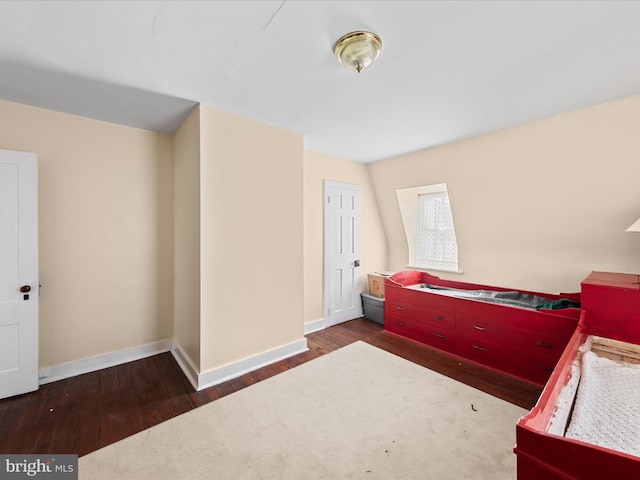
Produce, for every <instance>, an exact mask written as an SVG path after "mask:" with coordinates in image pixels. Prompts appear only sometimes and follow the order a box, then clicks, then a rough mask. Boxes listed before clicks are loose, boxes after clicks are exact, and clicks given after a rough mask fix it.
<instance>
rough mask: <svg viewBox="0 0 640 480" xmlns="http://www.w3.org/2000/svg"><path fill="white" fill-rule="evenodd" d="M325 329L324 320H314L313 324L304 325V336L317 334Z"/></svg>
mask: <svg viewBox="0 0 640 480" xmlns="http://www.w3.org/2000/svg"><path fill="white" fill-rule="evenodd" d="M325 327H326V322H325V319H324V318H321V319H319V320H314V321H313V322H309V323H305V324H304V334H305V335H308V334H309V333H313V332H317V331H319V330H324V328H325Z"/></svg>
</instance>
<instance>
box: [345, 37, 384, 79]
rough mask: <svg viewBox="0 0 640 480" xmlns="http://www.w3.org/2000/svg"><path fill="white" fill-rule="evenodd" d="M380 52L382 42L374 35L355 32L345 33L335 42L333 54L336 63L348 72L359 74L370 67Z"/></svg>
mask: <svg viewBox="0 0 640 480" xmlns="http://www.w3.org/2000/svg"><path fill="white" fill-rule="evenodd" d="M380 50H382V40H380V37H379V36H378V35H376V34H375V33H371V32H364V31H356V32H351V33H347V34H346V35H345V36H343V37H342V38H341V39H340V40H338V41H337V42H336V45H335V47H334V52H335V54H336V57H337V58H338V61H339V62H340V63H341V64H343V65H344V66H345V67H347V68H348V69H349V70H355V71H356V72H358V73H360V72H361V71H362V70H364V69H365V68H367V67H368V66H370V65H371V64H372V63H373V62H374V61H375V59H376V58H378V55H380Z"/></svg>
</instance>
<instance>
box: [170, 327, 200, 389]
mask: <svg viewBox="0 0 640 480" xmlns="http://www.w3.org/2000/svg"><path fill="white" fill-rule="evenodd" d="M171 353H172V355H173V358H175V359H176V362H178V365H179V366H180V368H181V369H182V372H183V373H184V374H185V376H186V377H187V378H188V379H189V383H191V386H192V387H193V388H194V389H195V390H198V376H199V374H198V369H197V368H196V366H195V364H194V363H193V360H191V358H190V357H189V355H187V354H186V353H185V352H184V350H183V349H182V347H181V346H180V344H179V343H178V342H177V341H176V339H175V338H174V339H173V340H172V341H171Z"/></svg>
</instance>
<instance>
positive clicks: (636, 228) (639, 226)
mask: <svg viewBox="0 0 640 480" xmlns="http://www.w3.org/2000/svg"><path fill="white" fill-rule="evenodd" d="M625 232H640V218H639V219H638V220H636V223H634V224H633V225H631V226H630V227H629V228H627V229H626V230H625Z"/></svg>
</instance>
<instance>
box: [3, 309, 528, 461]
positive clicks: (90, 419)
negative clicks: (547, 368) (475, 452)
mask: <svg viewBox="0 0 640 480" xmlns="http://www.w3.org/2000/svg"><path fill="white" fill-rule="evenodd" d="M307 340H308V346H309V351H307V352H305V353H302V354H299V355H296V356H294V357H291V358H288V359H286V360H282V361H279V362H277V363H274V364H272V365H268V366H266V367H263V368H261V369H259V370H256V371H254V372H251V373H248V374H246V375H243V376H241V377H238V378H235V379H233V380H230V381H228V382H224V383H222V384H219V385H216V386H213V387H210V388H207V389H205V390H202V391H200V392H196V391H194V390H193V388H192V387H191V385H190V384H189V382H188V380H187V379H186V377H184V375H183V374H182V371H181V370H180V368H179V367H178V365H177V363H176V362H175V360H174V359H173V356H172V355H171V353H163V354H159V355H155V356H152V357H149V358H145V359H143V360H138V361H135V362H130V363H126V364H123V365H119V366H116V367H111V368H106V369H104V370H100V371H97V372H92V373H87V374H84V375H79V376H76V377H72V378H68V379H65V380H60V381H58V382H54V383H50V384H46V385H43V386H41V387H40V389H39V390H38V391H36V392H32V393H28V394H25V395H20V396H17V397H12V398H8V399H4V400H0V453H23V454H28V453H34V454H38V453H41V454H44V453H58V454H61V453H77V454H78V455H80V456H82V455H85V454H87V453H90V452H93V451H94V450H97V449H99V448H101V447H104V446H106V445H109V444H110V443H113V442H116V441H118V440H121V439H123V438H125V437H127V436H129V435H133V434H134V433H137V432H140V431H142V430H144V429H147V428H149V427H152V426H153V425H157V424H158V423H160V422H163V421H165V420H168V419H170V418H172V417H175V416H176V415H180V414H181V413H185V412H187V411H189V410H191V409H193V408H197V407H199V406H201V405H204V404H206V403H209V402H212V401H215V400H217V399H219V398H221V397H224V396H225V395H229V394H230V393H233V392H235V391H236V390H240V389H242V388H245V387H248V386H249V385H252V384H254V383H256V382H259V381H261V380H264V379H266V378H269V377H271V376H273V375H277V374H278V373H280V372H283V371H285V370H288V369H290V368H294V367H296V366H298V365H300V364H302V363H305V362H308V361H309V360H313V359H314V358H317V357H320V356H322V355H325V354H327V353H329V352H332V351H334V350H337V349H339V348H341V347H344V346H346V345H348V344H350V343H353V342H355V341H357V340H362V341H364V342H367V343H369V344H371V345H374V346H376V347H379V348H382V349H384V350H387V351H389V352H391V353H394V354H396V355H398V356H401V357H404V358H406V359H407V360H410V361H412V362H414V363H417V364H419V365H423V366H425V367H427V368H430V369H432V370H435V371H437V372H440V373H442V374H444V375H447V376H449V377H451V378H454V379H456V380H458V381H460V382H463V383H466V384H467V385H471V386H473V387H475V388H478V389H480V390H483V391H485V392H487V393H490V394H492V395H494V396H496V397H499V398H502V399H504V400H506V401H508V402H511V403H514V404H516V405H519V406H521V407H524V408H527V409H529V408H531V407H532V406H533V405H534V404H535V402H536V400H537V398H538V396H539V395H540V392H541V389H540V388H537V387H534V386H532V385H530V384H527V383H524V382H520V381H517V380H515V379H513V378H510V377H507V376H503V375H499V374H497V373H495V372H492V371H491V370H489V369H487V368H483V367H480V366H478V365H475V364H472V363H468V362H464V361H461V360H459V359H454V358H451V357H449V356H447V355H445V354H443V353H440V352H438V351H435V350H432V349H429V348H427V347H425V346H422V345H420V344H418V343H415V342H412V341H410V340H405V339H402V338H400V337H397V336H395V335H392V334H390V333H387V332H385V331H384V330H383V327H382V326H381V325H378V324H377V323H374V322H371V321H369V320H366V319H357V320H352V321H350V322H346V323H343V324H340V325H336V326H334V327H331V328H327V329H324V330H321V331H319V332H315V333H311V334H309V335H307ZM514 428H515V426H514Z"/></svg>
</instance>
